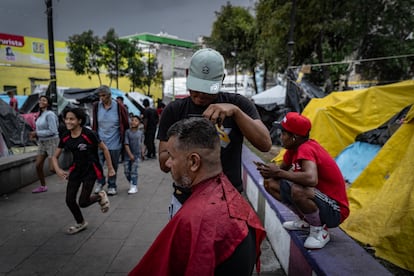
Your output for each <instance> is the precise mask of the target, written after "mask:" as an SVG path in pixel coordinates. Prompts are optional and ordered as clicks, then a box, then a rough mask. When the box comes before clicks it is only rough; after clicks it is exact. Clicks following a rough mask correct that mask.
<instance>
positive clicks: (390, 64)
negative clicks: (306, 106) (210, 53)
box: [207, 0, 414, 91]
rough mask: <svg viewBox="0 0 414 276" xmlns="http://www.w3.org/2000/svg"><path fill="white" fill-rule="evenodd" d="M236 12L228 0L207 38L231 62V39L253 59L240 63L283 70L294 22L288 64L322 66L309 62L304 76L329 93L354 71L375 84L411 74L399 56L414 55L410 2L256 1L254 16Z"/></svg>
mask: <svg viewBox="0 0 414 276" xmlns="http://www.w3.org/2000/svg"><path fill="white" fill-rule="evenodd" d="M293 8H294V11H295V13H294V17H293V18H292V17H291V15H292V14H291V11H292V9H293ZM241 10H243V8H240V7H232V6H231V5H230V4H229V3H227V5H226V6H222V8H221V11H220V12H218V13H217V19H216V21H215V22H214V23H213V30H212V33H211V37H210V38H209V39H207V41H208V43H210V44H211V45H212V46H214V47H215V48H216V49H218V50H219V51H220V52H222V53H223V55H224V56H225V57H226V60H227V61H230V63H231V61H232V55H231V53H232V52H234V49H235V48H236V47H235V46H234V45H235V43H236V44H237V45H238V47H240V49H244V50H246V52H245V53H246V54H247V55H248V57H250V58H254V59H255V62H251V61H249V62H243V64H244V65H245V64H261V65H262V66H263V65H264V68H269V70H271V71H273V72H284V71H285V70H286V68H287V65H288V42H289V40H290V37H289V30H290V28H291V26H293V42H294V44H293V46H292V48H293V55H292V62H291V64H292V65H296V66H300V65H303V64H322V65H320V66H312V67H311V68H312V70H311V74H309V75H307V77H308V78H310V79H311V80H312V81H313V82H314V83H316V84H318V85H321V86H322V85H325V86H326V87H327V90H328V91H330V90H331V89H332V86H331V85H330V84H333V83H335V81H337V80H338V79H339V78H340V76H341V75H345V76H349V74H350V73H351V72H352V71H353V70H356V72H357V73H359V74H360V76H361V79H364V80H377V81H379V82H395V81H399V80H403V79H407V78H410V77H412V75H413V69H414V68H413V57H398V56H399V55H410V54H411V55H412V54H414V40H413V39H412V37H413V30H414V5H413V1H412V0H399V1H395V0H382V1H377V0H367V1H359V0H348V1H343V0H340V1H338V0H308V1H299V0H291V1H283V0H259V1H258V2H256V5H255V17H252V18H253V19H252V20H245V21H241V20H240V18H244V17H243V13H242V12H241ZM292 19H293V20H292ZM292 24H293V25H292ZM239 30H242V31H239ZM248 30H251V32H249V31H248ZM251 40H253V41H251ZM241 44H244V45H245V46H246V47H245V48H243V46H242V45H241ZM238 50H239V48H238ZM348 60H362V61H361V62H347V61H348ZM364 60H367V61H364ZM340 62H343V63H342V64H340ZM326 63H329V65H325V64H326ZM244 68H247V67H246V66H245V67H244Z"/></svg>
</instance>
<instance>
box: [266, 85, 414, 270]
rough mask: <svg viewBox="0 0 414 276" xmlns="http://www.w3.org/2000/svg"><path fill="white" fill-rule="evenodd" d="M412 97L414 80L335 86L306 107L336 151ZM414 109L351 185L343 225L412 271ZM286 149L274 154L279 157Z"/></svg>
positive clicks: (316, 133) (316, 135)
mask: <svg viewBox="0 0 414 276" xmlns="http://www.w3.org/2000/svg"><path fill="white" fill-rule="evenodd" d="M413 103H414V81H404V82H400V83H396V84H392V85H385V86H376V87H371V88H368V89H361V90H356V91H348V92H334V93H331V94H330V95H328V96H326V97H325V98H322V99H312V100H311V101H310V103H309V104H308V105H307V106H306V108H305V110H304V111H303V112H302V114H303V115H305V116H306V117H308V118H309V119H310V120H311V121H312V130H311V133H310V136H311V138H313V139H315V140H317V141H318V142H319V143H320V144H321V145H322V146H323V147H324V148H325V149H327V150H328V152H329V153H330V154H331V156H332V157H336V156H337V155H338V154H339V153H340V152H341V151H342V150H343V149H345V148H346V147H347V146H348V145H350V144H352V143H354V142H355V137H356V136H357V135H358V134H360V133H363V132H365V131H368V130H371V129H375V128H378V127H379V126H381V125H382V124H384V123H385V122H387V121H388V120H389V119H391V117H392V116H394V115H395V114H397V113H398V112H400V111H401V110H402V109H403V108H404V107H406V106H408V105H410V104H413ZM413 117H414V110H413V108H412V109H411V110H410V112H409V113H408V115H407V118H406V121H405V123H404V124H403V125H402V126H401V127H400V128H399V129H398V131H397V132H396V133H394V135H393V136H392V138H390V139H389V141H388V142H387V143H386V144H385V145H384V146H383V148H382V149H381V151H380V152H379V153H378V155H377V156H376V157H375V158H374V159H373V160H372V161H371V163H370V164H369V165H368V166H367V167H366V168H365V170H364V171H363V172H362V173H361V174H360V176H359V177H358V178H357V179H356V180H355V181H354V183H352V186H351V187H350V188H349V189H348V197H349V200H350V209H351V214H350V216H349V218H348V219H347V220H346V221H345V222H344V223H343V224H342V225H341V228H342V229H344V231H346V232H347V233H348V234H349V235H350V236H352V237H353V238H355V239H356V240H358V241H360V242H362V243H364V244H370V245H371V246H373V247H374V248H375V250H376V255H377V256H379V257H381V258H383V259H386V260H388V261H390V262H392V263H394V264H396V265H398V266H400V267H402V268H404V269H408V270H410V271H414V193H413V192H414V191H413V190H414V173H413V171H414V164H413V163H414V135H413V134H414V120H413ZM282 155H283V151H282V152H281V153H280V154H279V155H278V156H276V157H275V159H274V160H275V161H280V160H281V157H282Z"/></svg>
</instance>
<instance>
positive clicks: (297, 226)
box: [283, 219, 309, 230]
mask: <svg viewBox="0 0 414 276" xmlns="http://www.w3.org/2000/svg"><path fill="white" fill-rule="evenodd" d="M283 227H284V228H285V229H288V230H307V229H308V228H309V223H307V222H306V221H304V220H301V219H300V220H296V221H285V222H284V223H283Z"/></svg>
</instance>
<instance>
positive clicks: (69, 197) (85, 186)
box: [52, 108, 115, 234]
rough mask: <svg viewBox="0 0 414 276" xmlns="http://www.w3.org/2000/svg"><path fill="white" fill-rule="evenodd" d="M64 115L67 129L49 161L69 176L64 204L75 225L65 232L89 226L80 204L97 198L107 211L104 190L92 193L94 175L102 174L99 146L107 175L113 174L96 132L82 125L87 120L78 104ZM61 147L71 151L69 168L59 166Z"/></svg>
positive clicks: (98, 177)
mask: <svg viewBox="0 0 414 276" xmlns="http://www.w3.org/2000/svg"><path fill="white" fill-rule="evenodd" d="M63 116H64V120H65V125H66V128H67V131H66V132H65V133H64V134H63V135H62V138H61V139H60V142H59V145H58V147H57V149H56V151H55V154H54V155H53V157H52V161H53V166H54V168H55V171H56V174H57V175H58V176H60V177H62V178H64V179H67V180H68V184H67V188H66V205H67V206H68V208H69V210H70V211H71V212H72V214H73V216H74V218H75V220H76V225H74V226H71V227H69V229H68V230H67V233H68V234H76V233H78V232H80V231H82V230H84V229H86V227H87V226H88V223H87V221H86V220H85V219H84V218H83V215H82V212H81V210H80V208H85V207H88V206H90V205H92V204H94V203H95V202H99V204H100V206H101V211H102V212H103V213H106V212H107V211H108V209H109V200H108V197H107V195H106V192H105V191H100V192H99V193H98V194H92V189H93V186H94V183H95V181H96V179H100V178H102V177H103V170H102V166H101V164H100V162H99V157H98V148H99V149H101V150H102V151H103V153H104V156H105V160H106V162H107V163H106V164H107V166H108V175H109V176H114V175H115V170H114V168H113V166H112V162H111V157H110V155H109V151H108V148H107V147H106V146H105V144H104V143H103V142H102V141H101V140H100V139H99V138H98V136H97V135H96V134H95V132H93V131H92V130H90V129H89V128H86V127H84V125H85V122H86V113H85V111H84V110H83V109H81V108H74V109H68V110H65V111H64V113H63ZM63 149H65V150H68V151H70V152H72V154H73V163H72V165H71V166H70V168H69V171H64V170H62V169H61V168H60V167H59V162H58V159H59V156H60V154H61V153H62V151H63ZM81 186H82V188H81ZM80 188H81V193H80V196H79V204H78V203H77V202H76V195H77V194H78V191H79V189H80Z"/></svg>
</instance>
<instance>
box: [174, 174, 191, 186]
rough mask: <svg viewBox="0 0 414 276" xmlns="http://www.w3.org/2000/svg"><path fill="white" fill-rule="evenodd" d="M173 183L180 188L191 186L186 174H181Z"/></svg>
mask: <svg viewBox="0 0 414 276" xmlns="http://www.w3.org/2000/svg"><path fill="white" fill-rule="evenodd" d="M175 184H176V185H177V186H179V187H182V188H191V186H192V185H191V184H192V181H191V178H190V177H189V176H188V175H183V176H182V177H181V178H180V179H179V180H177V181H175Z"/></svg>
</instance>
